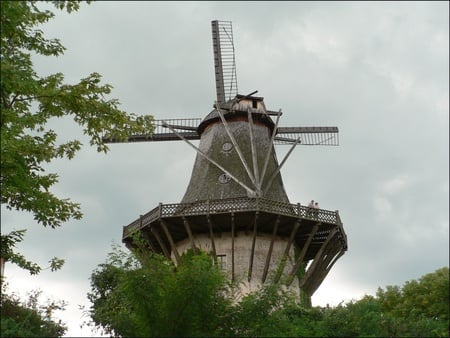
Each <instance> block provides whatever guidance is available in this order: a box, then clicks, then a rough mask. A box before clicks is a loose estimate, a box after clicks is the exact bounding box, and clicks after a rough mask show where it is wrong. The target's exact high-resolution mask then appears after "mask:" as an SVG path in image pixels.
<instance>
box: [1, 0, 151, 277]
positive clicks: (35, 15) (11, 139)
mask: <svg viewBox="0 0 450 338" xmlns="http://www.w3.org/2000/svg"><path fill="white" fill-rule="evenodd" d="M50 3H51V4H53V5H54V7H55V8H56V9H59V10H65V11H67V12H68V13H71V12H73V11H77V10H78V9H79V6H80V4H79V2H76V1H51V2H50ZM0 5H1V12H0V16H1V49H0V54H1V70H2V71H1V86H0V96H1V97H0V100H1V102H0V105H1V119H0V126H1V134H0V137H1V153H0V155H1V156H0V157H1V176H0V183H1V203H2V204H4V205H5V206H6V208H7V209H15V210H19V211H25V212H30V213H32V214H33V216H34V219H35V220H36V222H37V223H39V224H42V225H43V226H49V227H52V228H55V227H59V226H60V225H61V224H62V223H64V222H66V221H68V220H69V219H80V218H81V217H82V212H81V209H80V205H79V204H78V203H76V202H72V201H71V200H70V199H65V198H58V197H57V196H55V195H54V194H53V193H52V192H51V190H50V188H51V187H52V186H53V185H54V184H56V183H57V182H58V175H57V174H55V173H47V172H46V171H45V169H44V167H43V165H44V164H45V163H48V162H51V161H52V160H54V159H56V158H66V159H69V160H70V159H72V158H73V157H74V156H75V154H76V153H77V151H78V150H79V149H80V148H81V146H82V144H81V142H80V141H79V140H76V139H75V140H71V141H67V142H62V143H58V141H57V136H58V135H57V133H56V132H55V131H54V130H52V129H51V128H50V127H49V121H50V120H53V119H58V118H73V120H74V121H75V123H77V124H78V125H79V126H80V128H81V129H82V130H83V132H84V134H86V135H87V136H88V137H89V138H90V144H91V145H92V146H96V147H97V150H98V151H99V152H107V151H108V147H107V145H106V144H105V143H103V141H102V137H103V136H105V135H108V136H112V137H114V138H117V139H123V138H126V137H127V136H128V135H130V134H131V133H138V134H149V133H151V132H152V128H153V126H152V120H153V118H152V117H151V116H138V115H136V114H128V113H126V112H124V111H122V110H120V109H119V101H118V100H117V99H110V98H109V97H108V95H109V94H110V93H111V89H112V87H111V86H110V85H108V84H102V83H101V76H100V75H99V74H97V73H92V74H90V75H89V76H87V77H85V78H83V79H81V80H80V81H79V82H78V83H76V84H66V83H64V75H63V74H61V73H56V74H52V75H49V76H40V75H39V74H37V73H36V72H35V71H34V69H33V62H32V55H33V54H39V55H44V56H61V55H62V54H63V52H64V49H65V48H64V46H63V45H62V44H61V43H60V41H59V40H58V39H46V38H45V37H44V34H43V32H42V31H41V30H40V29H39V28H38V27H39V25H41V24H43V23H45V22H47V21H48V20H50V19H51V18H53V17H54V13H53V12H51V11H50V10H41V9H40V8H39V6H40V5H41V2H35V1H1V2H0ZM22 235H23V234H22ZM12 236H14V234H12ZM7 243H8V241H7V240H6V239H5V240H3V235H2V255H3V253H4V252H7V251H8V252H9V255H8V256H7V257H6V258H7V259H9V260H10V261H12V262H15V263H17V261H20V259H19V258H18V257H17V256H16V259H14V257H15V255H19V254H16V253H15V252H14V251H13V250H10V249H11V248H10V247H9V249H8V248H4V247H3V246H4V245H7ZM19 256H20V255H19ZM19 265H20V264H19ZM21 267H25V268H26V266H23V265H22V266H21ZM33 271H36V270H33ZM30 272H31V270H30Z"/></svg>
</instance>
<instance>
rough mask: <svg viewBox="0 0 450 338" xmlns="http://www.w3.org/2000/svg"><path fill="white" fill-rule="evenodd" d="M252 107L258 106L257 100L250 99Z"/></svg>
mask: <svg viewBox="0 0 450 338" xmlns="http://www.w3.org/2000/svg"><path fill="white" fill-rule="evenodd" d="M252 108H258V101H256V100H252Z"/></svg>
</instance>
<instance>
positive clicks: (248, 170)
mask: <svg viewBox="0 0 450 338" xmlns="http://www.w3.org/2000/svg"><path fill="white" fill-rule="evenodd" d="M216 106H217V113H219V116H220V119H221V120H222V123H223V126H224V127H225V131H226V132H227V134H228V137H229V138H230V140H231V143H233V146H234V148H235V149H236V152H237V154H238V156H239V159H240V160H241V162H242V165H243V166H244V168H245V171H246V172H247V175H248V177H249V178H250V180H251V181H252V183H253V186H255V187H256V181H255V177H253V174H252V172H251V171H250V168H249V167H248V164H247V161H245V158H244V155H242V151H241V148H240V147H239V145H238V144H237V142H236V139H235V138H234V136H233V134H232V133H231V130H230V128H229V127H228V122H227V120H226V119H225V117H224V116H223V114H222V112H221V111H220V105H219V104H217V103H216Z"/></svg>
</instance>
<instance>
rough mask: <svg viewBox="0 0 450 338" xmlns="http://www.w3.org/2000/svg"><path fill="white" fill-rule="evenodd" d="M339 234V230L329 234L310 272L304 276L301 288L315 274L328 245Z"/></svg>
mask: <svg viewBox="0 0 450 338" xmlns="http://www.w3.org/2000/svg"><path fill="white" fill-rule="evenodd" d="M336 233H337V229H336V228H334V229H333V230H331V232H330V233H329V234H328V236H327V239H326V240H325V242H323V243H322V246H321V247H320V249H319V251H318V252H317V254H316V256H315V257H314V259H313V262H312V264H311V266H310V267H309V268H308V271H306V273H305V274H304V275H303V277H302V279H301V280H300V282H299V286H300V287H303V286H304V285H305V284H306V281H307V280H308V278H309V277H310V276H311V275H312V274H313V273H314V270H315V269H316V266H317V264H319V261H320V259H321V258H322V255H323V254H324V250H325V248H326V246H327V245H328V243H329V242H330V241H331V239H332V238H333V237H334V235H335V234H336Z"/></svg>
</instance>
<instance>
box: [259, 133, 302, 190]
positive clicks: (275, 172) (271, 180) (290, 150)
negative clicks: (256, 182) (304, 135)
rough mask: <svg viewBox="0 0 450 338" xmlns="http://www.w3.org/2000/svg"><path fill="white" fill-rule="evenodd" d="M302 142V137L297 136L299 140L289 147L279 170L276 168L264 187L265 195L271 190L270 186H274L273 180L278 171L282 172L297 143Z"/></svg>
mask: <svg viewBox="0 0 450 338" xmlns="http://www.w3.org/2000/svg"><path fill="white" fill-rule="evenodd" d="M299 142H300V137H299V138H297V140H296V141H295V143H294V144H293V145H292V147H291V149H289V151H288V152H287V154H286V156H284V158H283V161H281V163H280V165H279V166H278V168H277V170H275V171H274V172H273V174H272V176H271V177H270V179H269V182H267V186H266V187H265V189H264V195H265V194H266V193H267V192H268V191H269V189H270V187H271V186H272V183H273V180H274V179H275V177H276V176H277V175H278V173H279V172H280V170H281V168H282V167H283V165H284V163H285V162H286V160H287V159H288V157H289V155H291V153H292V151H293V150H294V148H295V147H296V146H297V144H298V143H299Z"/></svg>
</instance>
